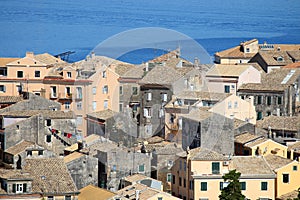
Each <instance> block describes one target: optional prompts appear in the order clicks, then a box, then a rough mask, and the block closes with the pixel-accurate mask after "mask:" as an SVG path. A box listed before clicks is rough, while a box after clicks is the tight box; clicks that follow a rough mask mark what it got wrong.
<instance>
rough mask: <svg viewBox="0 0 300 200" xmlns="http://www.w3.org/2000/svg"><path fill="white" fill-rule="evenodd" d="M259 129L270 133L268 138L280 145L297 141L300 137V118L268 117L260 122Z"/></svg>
mask: <svg viewBox="0 0 300 200" xmlns="http://www.w3.org/2000/svg"><path fill="white" fill-rule="evenodd" d="M257 127H260V128H262V129H264V130H266V131H267V132H268V137H269V138H272V139H273V140H275V141H278V142H280V143H286V142H289V141H296V140H297V139H299V137H300V135H299V133H300V116H293V117H286V116H268V117H265V118H264V119H262V120H260V121H258V123H257Z"/></svg>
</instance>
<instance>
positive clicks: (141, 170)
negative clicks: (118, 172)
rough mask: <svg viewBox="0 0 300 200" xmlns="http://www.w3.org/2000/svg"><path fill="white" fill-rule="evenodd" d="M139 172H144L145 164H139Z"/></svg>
mask: <svg viewBox="0 0 300 200" xmlns="http://www.w3.org/2000/svg"><path fill="white" fill-rule="evenodd" d="M139 172H145V165H144V164H143V165H139Z"/></svg>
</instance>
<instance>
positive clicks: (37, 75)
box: [34, 70, 41, 78]
mask: <svg viewBox="0 0 300 200" xmlns="http://www.w3.org/2000/svg"><path fill="white" fill-rule="evenodd" d="M34 77H36V78H38V77H41V71H38V70H36V71H34Z"/></svg>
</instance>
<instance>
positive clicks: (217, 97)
mask: <svg viewBox="0 0 300 200" xmlns="http://www.w3.org/2000/svg"><path fill="white" fill-rule="evenodd" d="M230 95H231V94H225V93H215V92H205V91H183V92H181V93H180V94H178V95H177V96H176V97H177V98H178V99H194V100H198V99H199V100H205V101H221V100H223V99H225V98H226V97H228V96H230Z"/></svg>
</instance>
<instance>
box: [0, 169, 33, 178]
mask: <svg viewBox="0 0 300 200" xmlns="http://www.w3.org/2000/svg"><path fill="white" fill-rule="evenodd" d="M0 178H3V179H19V180H32V177H31V175H30V174H29V173H28V172H24V171H22V170H17V169H4V168H0Z"/></svg>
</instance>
